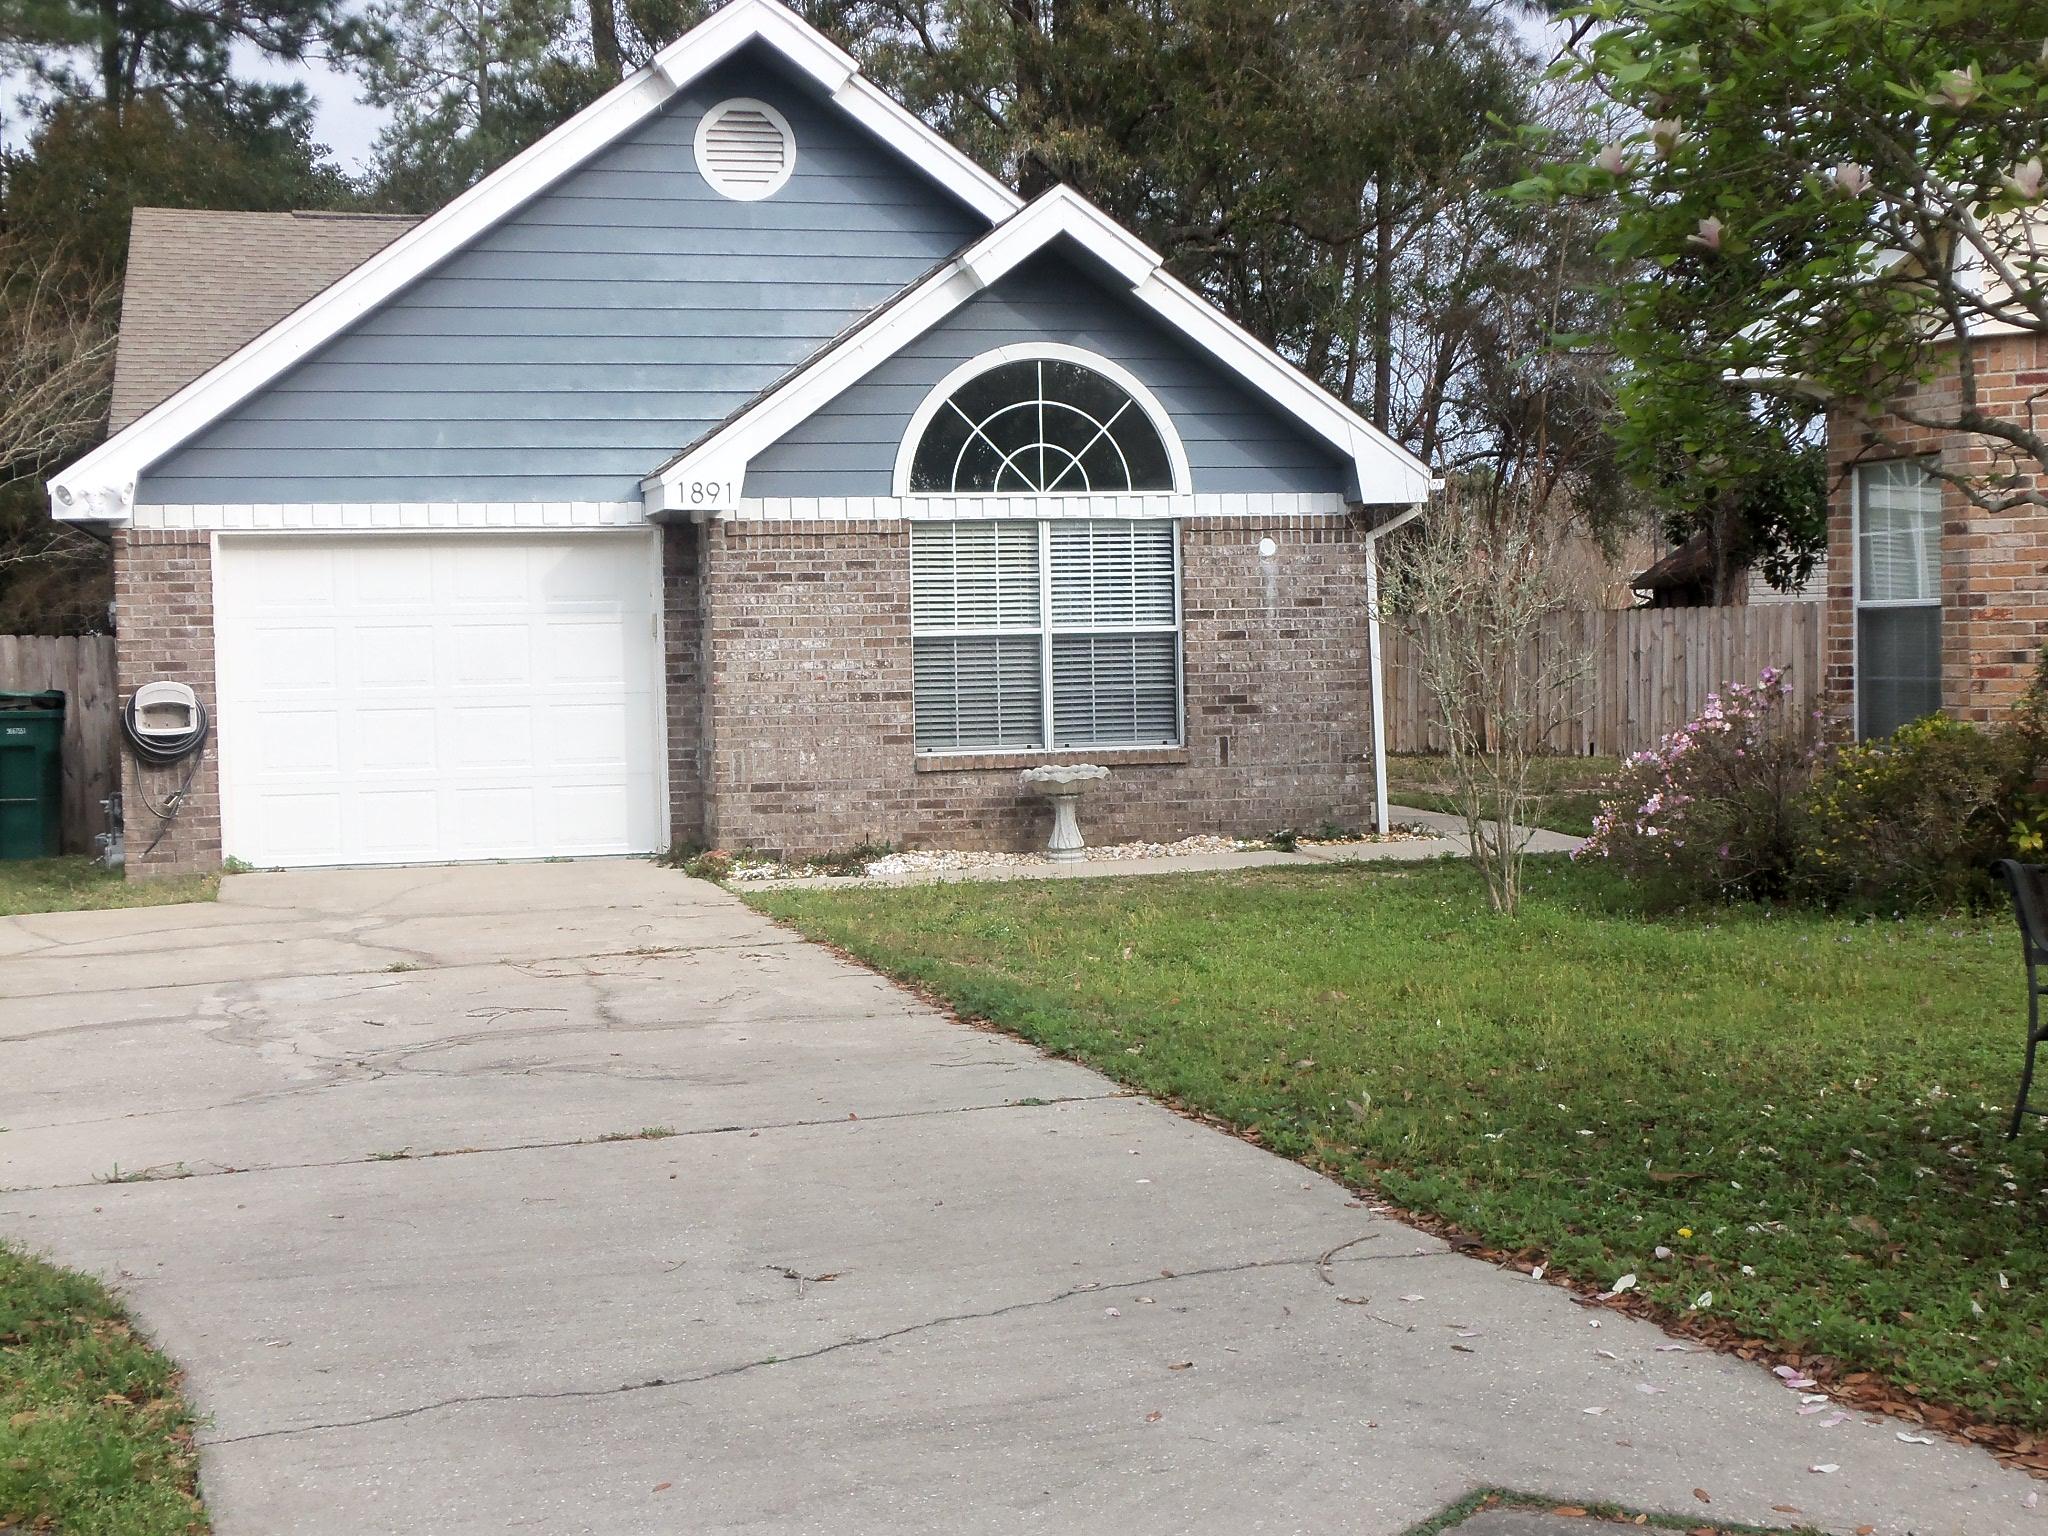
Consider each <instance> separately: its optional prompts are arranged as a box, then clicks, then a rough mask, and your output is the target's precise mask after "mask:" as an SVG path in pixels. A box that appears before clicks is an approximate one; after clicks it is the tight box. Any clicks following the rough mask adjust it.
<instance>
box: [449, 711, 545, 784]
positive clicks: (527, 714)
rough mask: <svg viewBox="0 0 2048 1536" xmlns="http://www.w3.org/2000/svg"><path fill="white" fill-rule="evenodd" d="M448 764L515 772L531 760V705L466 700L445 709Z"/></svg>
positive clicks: (532, 757)
mask: <svg viewBox="0 0 2048 1536" xmlns="http://www.w3.org/2000/svg"><path fill="white" fill-rule="evenodd" d="M449 718H450V720H451V722H452V725H453V730H452V731H451V733H450V736H449V742H448V747H449V766H451V767H454V768H482V769H491V768H500V767H506V766H508V765H509V766H510V767H511V768H512V769H513V770H514V771H515V772H516V771H517V770H518V769H519V768H520V767H521V766H523V765H525V764H527V763H531V762H532V761H534V732H533V706H532V705H530V704H467V705H457V706H455V707H454V708H453V709H451V710H450V711H449Z"/></svg>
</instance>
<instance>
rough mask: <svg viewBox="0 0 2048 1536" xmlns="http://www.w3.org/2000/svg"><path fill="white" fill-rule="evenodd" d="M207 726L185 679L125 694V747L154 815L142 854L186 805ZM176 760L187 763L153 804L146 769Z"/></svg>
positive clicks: (153, 849)
mask: <svg viewBox="0 0 2048 1536" xmlns="http://www.w3.org/2000/svg"><path fill="white" fill-rule="evenodd" d="M212 729H213V721H212V719H211V717H210V716H209V715H208V714H207V712H206V706H205V705H204V704H202V703H200V702H199V695H198V694H196V693H194V692H193V691H192V690H191V688H189V687H188V686H186V685H185V684H184V683H174V682H154V683H144V684H143V685H142V686H141V687H140V688H137V689H136V690H135V691H134V692H133V693H132V694H130V695H129V696H128V703H127V704H126V705H125V706H124V707H123V708H122V710H121V734H122V735H123V736H125V737H126V738H127V739H128V750H129V751H130V752H131V753H133V754H134V757H135V765H136V767H137V768H138V769H139V770H141V771H140V772H138V773H137V775H136V787H137V789H138V790H139V792H140V793H141V796H142V804H143V807H144V809H146V810H147V811H148V812H149V814H150V815H151V816H153V817H155V818H156V824H157V825H156V836H154V837H152V838H151V839H150V840H149V846H148V847H147V848H145V849H143V850H142V857H143V858H145V859H146V858H148V857H149V856H150V855H151V854H152V853H154V852H156V850H157V848H158V846H159V845H160V844H161V843H162V842H163V840H164V839H165V838H166V837H167V836H169V835H170V830H171V825H172V823H173V822H175V821H176V820H177V819H178V813H179V812H180V811H182V810H183V809H184V808H185V800H186V797H187V796H189V795H190V794H191V793H192V782H193V780H194V779H196V778H197V777H198V775H199V763H200V759H201V757H202V756H203V754H204V750H205V747H206V738H207V736H208V734H209V733H210V732H211V731H212ZM179 763H184V764H186V768H185V776H184V778H183V779H182V780H180V781H179V784H178V787H177V788H176V789H174V790H172V791H171V793H170V794H168V795H166V796H165V797H164V800H163V803H162V804H158V803H157V802H156V801H154V800H152V799H151V798H150V796H149V787H148V783H149V781H148V775H149V773H150V772H151V771H152V770H156V771H161V770H164V769H171V768H175V767H176V766H177V765H178V764H179Z"/></svg>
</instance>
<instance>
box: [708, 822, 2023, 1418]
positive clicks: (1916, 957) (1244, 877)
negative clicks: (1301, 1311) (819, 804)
mask: <svg viewBox="0 0 2048 1536" xmlns="http://www.w3.org/2000/svg"><path fill="white" fill-rule="evenodd" d="M1528 876H1529V890H1528V897H1527V903H1526V908H1525V910H1524V913H1523V915H1522V916H1521V918H1520V919H1519V920H1517V921H1514V922H1505V921H1502V920H1500V919H1498V918H1496V917H1493V916H1491V915H1490V914H1489V913H1488V912H1487V911H1486V903H1485V900H1484V897H1483V895H1482V894H1481V891H1480V888H1479V885H1478V883H1477V880H1476V878H1475V877H1474V876H1473V875H1472V874H1471V872H1470V871H1469V870H1467V869H1466V868H1465V867H1464V866H1463V865H1460V864H1452V863H1435V864H1429V865H1421V866H1411V867H1403V868H1398V869H1396V868H1384V867H1383V868H1380V869H1372V868H1363V867H1353V868H1334V869H1328V870H1262V871H1248V872H1244V873H1239V874H1231V875H1213V876H1209V875H1205V876H1187V877H1177V878H1154V879H1141V880H1103V879H1097V880H1077V881H1058V882H1037V881H1018V882H1013V883H1007V884H994V883H990V884H963V885H943V886H922V887H912V888H904V889H888V890H883V889H861V890H850V891H775V892H757V893H750V895H749V897H748V899H749V900H751V901H753V902H755V903H756V904H757V905H759V906H760V907H762V908H763V909H764V910H766V911H768V912H771V913H773V914H775V915H777V916H780V917H783V918H785V919H787V920H789V921H790V922H792V923H793V924H795V925H796V926H797V927H798V928H800V929H801V930H802V931H803V932H804V933H806V934H808V935H810V936H811V937H813V938H817V939H821V940H824V941H826V942H828V943H832V944H835V945H838V946H840V947H842V948H844V949H846V950H847V951H849V952H851V953H852V954H854V955H856V956H858V957H859V958H861V959H863V960H865V961H867V962H869V963H871V964H873V965H874V966H876V967H877V968H879V969H881V970H883V971H886V972H888V973H890V974H892V975H895V976H898V977H901V978H904V979H906V980H908V981H910V982H912V983H914V984H917V985H920V986H922V987H925V988H927V989H929V990H930V991H932V992H933V993H935V994H937V995H939V996H941V997H943V998H945V999H947V1000H948V1001H950V1002H951V1003H952V1004H953V1005H954V1006H955V1007H956V1008H957V1009H958V1010H959V1011H960V1012H961V1013H963V1014H965V1015H968V1016H970V1017H979V1018H985V1019H988V1020H990V1021H992V1022H994V1023H996V1024H999V1025H1001V1026H1002V1027H1003V1028H1005V1029H1008V1030H1011V1031H1013V1032H1015V1033H1016V1034H1019V1035H1022V1036H1024V1037H1025V1038H1027V1039H1029V1040H1032V1041H1035V1042H1037V1043H1038V1044H1040V1045H1043V1046H1044V1047H1046V1048H1047V1049H1049V1050H1052V1051H1055V1052H1057V1053H1059V1054H1061V1055H1066V1056H1071V1057H1074V1058H1076V1059H1078V1060H1081V1061H1084V1062H1087V1063H1088V1064H1089V1065H1091V1066H1093V1067H1096V1068H1098V1069H1100V1070H1101V1071H1103V1072H1106V1073H1108V1074H1109V1075H1110V1076H1112V1077H1115V1078H1117V1079H1119V1080H1121V1081H1123V1082H1126V1083H1129V1084H1131V1085H1133V1086H1134V1087H1137V1088H1140V1089H1143V1090H1145V1091H1147V1092H1149V1093H1152V1094H1155V1095H1158V1096H1160V1097H1162V1098H1165V1099H1168V1100H1171V1101H1174V1102H1176V1103H1179V1104H1181V1105H1183V1106H1184V1107H1186V1108H1188V1109H1191V1110H1196V1111H1199V1112H1201V1113H1204V1114H1208V1115H1212V1116H1215V1117H1217V1118H1219V1119H1221V1120H1223V1121H1226V1122H1228V1123H1230V1124H1232V1125H1234V1126H1237V1127H1240V1128H1243V1129H1245V1130H1248V1131H1251V1132H1255V1133H1256V1135H1257V1137H1258V1138H1259V1139H1260V1140H1261V1141H1262V1142H1263V1144H1264V1145H1266V1146H1269V1147H1271V1148H1273V1149H1274V1150H1275V1151H1278V1152H1281V1153H1283V1154H1285V1155H1287V1156H1289V1157H1295V1158H1299V1159H1301V1160H1303V1161H1304V1162H1307V1163H1310V1164H1312V1165H1314V1166H1316V1167H1319V1168H1323V1169H1326V1170H1328V1171H1329V1172H1330V1173H1332V1174H1334V1175H1336V1176H1337V1177H1339V1178H1342V1179H1345V1180H1347V1181H1350V1182H1352V1183H1354V1184H1357V1185H1361V1186H1367V1185H1369V1186H1375V1187H1377V1188H1378V1189H1379V1190H1381V1191H1383V1192H1384V1193H1385V1195H1386V1196H1387V1197H1389V1198H1391V1199H1392V1200H1394V1201H1396V1202H1398V1203H1399V1204H1401V1205H1404V1206H1406V1207H1408V1208H1410V1209H1412V1210H1415V1211H1417V1212H1421V1213H1425V1214H1427V1215H1428V1216H1430V1217H1432V1218H1434V1219H1436V1220H1438V1221H1441V1222H1444V1223H1448V1224H1451V1225H1454V1226H1456V1227H1457V1228H1459V1229H1461V1230H1463V1231H1464V1232H1467V1233H1470V1234H1473V1235H1475V1236H1476V1237H1477V1238H1479V1239H1480V1240H1481V1241H1483V1242H1484V1243H1486V1244H1487V1245H1489V1246H1491V1247H1494V1248H1497V1249H1501V1250H1506V1251H1509V1252H1512V1253H1515V1254H1517V1255H1518V1256H1519V1257H1520V1259H1521V1261H1522V1262H1533V1261H1534V1260H1535V1259H1537V1258H1539V1257H1540V1258H1542V1259H1545V1260H1547V1261H1548V1262H1549V1263H1551V1264H1552V1265H1553V1267H1554V1269H1555V1271H1557V1272H1558V1273H1562V1274H1569V1275H1570V1276H1571V1277H1573V1278H1574V1279H1575V1280H1577V1281H1578V1282H1580V1283H1582V1284H1587V1283H1590V1284H1592V1285H1594V1286H1596V1287H1603V1288H1604V1287H1605V1286H1607V1285H1610V1284H1612V1282H1613V1281H1614V1280H1615V1279H1617V1278H1619V1277H1620V1276H1622V1275H1624V1274H1629V1273H1632V1274H1635V1275H1636V1276H1638V1277H1639V1286H1640V1292H1641V1295H1642V1296H1643V1298H1644V1299H1645V1301H1646V1302H1647V1303H1648V1304H1650V1305H1652V1306H1654V1307H1656V1308H1658V1309H1660V1310H1661V1311H1662V1312H1663V1314H1664V1315H1666V1316H1667V1317H1673V1318H1678V1319H1681V1320H1689V1321H1690V1322H1691V1324H1692V1325H1693V1326H1695V1327H1696V1328H1699V1329H1701V1330H1703V1331H1706V1332H1708V1333H1709V1334H1710V1335H1712V1334H1719V1335H1720V1336H1722V1337H1723V1338H1730V1337H1733V1336H1735V1335H1738V1334H1739V1335H1747V1336H1753V1337H1758V1338H1762V1339H1765V1340H1768V1341H1771V1342H1772V1343H1773V1344H1775V1345H1777V1346H1779V1347H1782V1348H1784V1349H1786V1350H1787V1351H1790V1352H1795V1353H1799V1354H1802V1355H1804V1356H1809V1357H1811V1356H1818V1357H1822V1359H1821V1361H1820V1362H1819V1363H1818V1370H1819V1372H1820V1373H1821V1374H1823V1375H1826V1376H1828V1377H1829V1378H1830V1379H1831V1380H1837V1381H1838V1380H1839V1379H1840V1377H1841V1376H1842V1375H1844V1374H1845V1373H1848V1372H1853V1371H1871V1372H1876V1373H1879V1374H1880V1375H1881V1376H1882V1377H1883V1378H1885V1379H1887V1380H1888V1381H1889V1382H1890V1383H1892V1384H1894V1385H1895V1386H1898V1387H1901V1388H1904V1389H1906V1390H1908V1391H1910V1392H1911V1393H1912V1394H1914V1395H1916V1396H1918V1397H1920V1398H1921V1399H1923V1400H1925V1401H1927V1402H1931V1403H1934V1404H1940V1405H1948V1406H1949V1407H1952V1408H1959V1409H1962V1410H1964V1411H1966V1412H1967V1413H1969V1414H1970V1415H1973V1416H1975V1417H1977V1418H1979V1419H1981V1420H1983V1421H1988V1422H1991V1423H1996V1424H1999V1425H2003V1426H2006V1427H2007V1428H2008V1429H2018V1430H2023V1431H2028V1432H2040V1431H2044V1430H2048V1306H2044V1302H2043V1297H2044V1296H2048V1125H2041V1124H2034V1125H2030V1126H2029V1128H2028V1129H2027V1130H2026V1131H2024V1132H2023V1133H2022V1139H2021V1140H2020V1141H2019V1142H2018V1143H2016V1144H2008V1143H2007V1142H2006V1141H2005V1140H2004V1139H2003V1132H2004V1123H2005V1116H2006V1112H2007V1110H2008V1109H2009V1107H2010V1105H2011V1102H2012V1094H2013V1091H2014V1089H2015V1087H2016V1086H2017V1077H2018V1072H2019V1064H2020V1049H2019V1047H2020V1043H2021V1038H2022V1018H2023V1014H2022V1008H2021V998H2022V986H2021V975H2020V966H2019V956H2018V944H2017V941H2016V936H2015V935H2014V933H2013V932H2012V928H2011V924H2010V923H2009V922H2008V921H2006V920H2005V919H2003V918H1998V917H1995V916H1994V917H1985V918H1981V919H1980V918H1955V919H1950V918H1942V919H1930V918H1921V919H1913V920H1910V921H1894V922H1854V921H1850V920H1847V919H1841V918H1832V917H1825V916H1815V915H1810V914H1798V915H1766V914H1764V913H1762V912H1759V911H1754V910H1740V911H1733V910H1730V911H1715V912H1712V913H1709V914H1705V915H1694V916H1677V917H1664V918H1657V919H1648V918H1644V917H1641V916H1638V915H1636V914H1635V913H1633V912H1632V911H1631V910H1629V908H1628V906H1627V904H1626V901H1625V899H1624V898H1623V897H1622V895H1621V894H1620V893H1619V892H1617V891H1616V890H1615V889H1614V887H1613V886H1612V885H1611V884H1610V883H1609V882H1608V881H1607V880H1606V879H1605V878H1604V877H1603V876H1602V875H1601V874H1600V872H1598V871H1596V870H1589V869H1586V868H1582V867H1575V866H1572V865H1570V864H1568V863H1566V862H1564V861H1561V860H1553V859H1538V860H1532V861H1531V863H1530V866H1529V870H1528ZM1660 1249H1663V1250H1666V1251H1668V1257H1659V1256H1658V1250H1660ZM1708 1293H1711V1295H1709V1294H1708ZM1849 1386H1850V1387H1852V1388H1853V1387H1855V1386H1856V1383H1855V1382H1850V1383H1849ZM1865 1391H1866V1395H1867V1393H1868V1391H1869V1388H1868V1387H1866V1389H1865ZM1936 1417H1937V1418H1939V1415H1936ZM2012 1438H2013V1437H2011V1436H2010V1435H2008V1436H2007V1441H2008V1448H2011V1441H2012ZM2019 1448H2020V1449H2021V1451H2022V1452H2023V1453H2024V1452H2025V1450H2026V1447H2024V1446H2021V1447H2019Z"/></svg>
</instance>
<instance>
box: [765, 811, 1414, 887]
mask: <svg viewBox="0 0 2048 1536" xmlns="http://www.w3.org/2000/svg"><path fill="white" fill-rule="evenodd" d="M1438 835H1439V834H1438V833H1436V832H1434V831H1432V830H1430V829H1429V828H1428V827H1422V826H1412V825H1403V826H1396V827H1394V828H1393V829H1392V830H1391V831H1389V832H1388V833H1387V835H1386V836H1384V837H1378V836H1372V835H1364V836H1359V837H1334V838H1322V837H1304V838H1301V839H1299V840H1297V841H1296V843H1295V845H1294V846H1295V847H1296V848H1347V847H1355V846H1358V845H1360V844H1364V843H1400V842H1410V841H1413V840H1414V839H1417V838H1430V837H1436V836H1438ZM1273 851H1275V849H1274V845H1273V844H1272V843H1271V842H1270V841H1268V840H1267V839H1265V838H1255V837H1184V838H1181V839H1180V840H1179V841H1178V842H1173V843H1105V844H1103V845H1101V846H1100V847H1091V848H1089V849H1088V854H1087V856H1088V858H1089V860H1090V861H1091V862H1099V861H1106V860H1113V859H1171V858H1174V857H1177V856H1184V855H1190V854H1212V853H1268V852H1273ZM744 859H745V856H744V855H741V856H740V859H736V860H735V861H734V863H733V867H732V873H731V874H730V875H728V876H727V877H726V878H727V879H729V880H732V881H735V882H744V881H750V880H790V879H802V878H804V877H807V876H816V875H826V874H829V873H830V872H829V871H827V870H825V869H822V868H820V867H819V866H817V865H815V864H794V865H792V864H774V863H768V862H753V861H747V862H741V860H744ZM1052 862H1053V861H1052V860H1051V859H1050V858H1048V857H1047V856H1046V855H1045V854H1043V853H992V852H985V851H980V850H971V849H959V848H921V849H917V850H915V851H909V852H903V853H888V854H883V855H882V856H881V857H879V858H874V859H870V860H869V861H868V862H867V864H866V865H865V866H864V867H863V869H862V870H861V872H860V873H859V874H857V875H834V876H833V878H835V879H843V880H846V881H849V882H852V881H857V880H893V879H900V878H902V877H904V876H906V875H927V874H945V873H951V872H955V871H960V870H973V869H1025V868H1035V867H1038V866H1041V865H1047V864H1051V863H1052Z"/></svg>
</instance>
